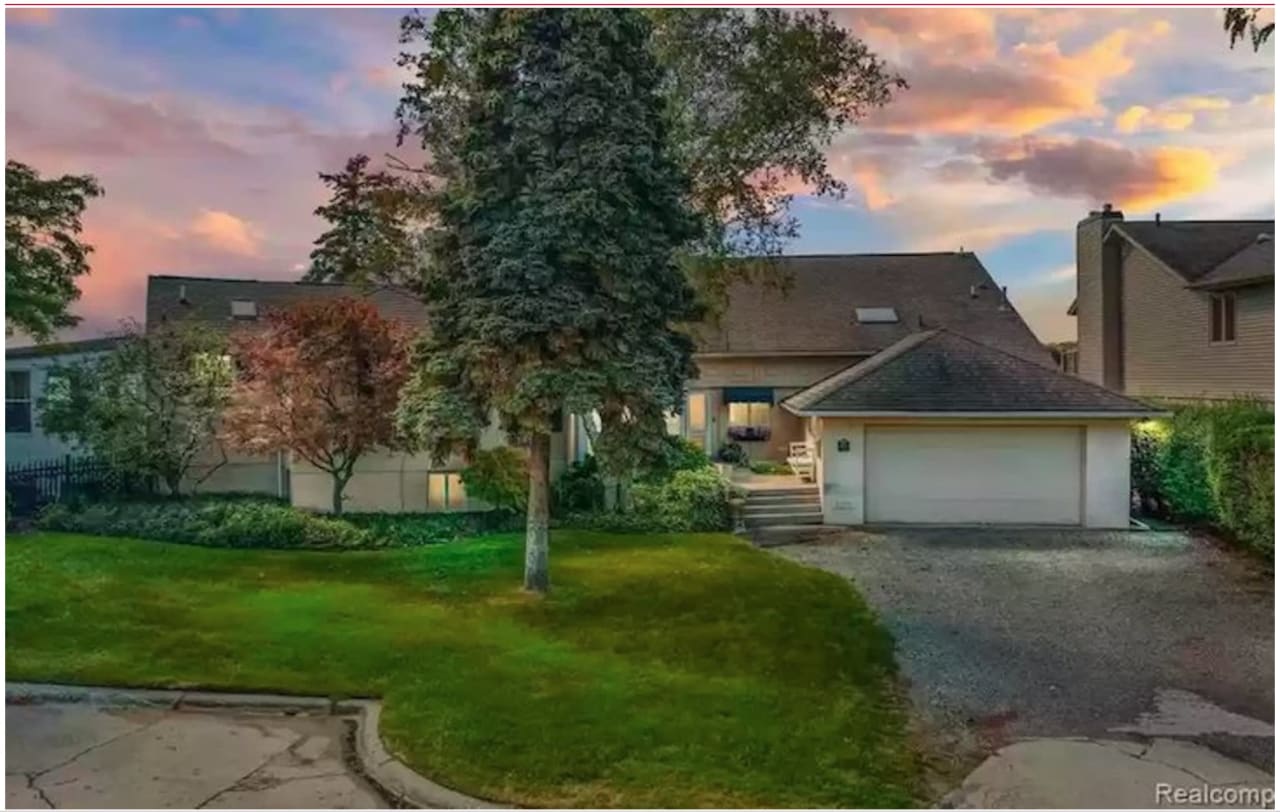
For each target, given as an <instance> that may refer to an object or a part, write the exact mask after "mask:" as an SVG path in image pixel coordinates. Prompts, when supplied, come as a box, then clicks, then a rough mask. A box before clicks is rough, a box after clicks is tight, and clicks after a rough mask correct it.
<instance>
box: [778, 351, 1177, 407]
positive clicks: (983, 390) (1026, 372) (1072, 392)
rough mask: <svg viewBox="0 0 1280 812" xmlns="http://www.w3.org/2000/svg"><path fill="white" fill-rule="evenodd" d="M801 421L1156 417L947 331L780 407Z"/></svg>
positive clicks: (1070, 378)
mask: <svg viewBox="0 0 1280 812" xmlns="http://www.w3.org/2000/svg"><path fill="white" fill-rule="evenodd" d="M783 405H784V406H785V407H786V408H787V409H788V410H789V411H792V412H794V413H796V414H801V415H814V416H819V415H823V414H841V415H856V414H867V415H871V414H884V413H888V414H910V413H930V414H937V413H982V414H1001V413H1006V414H1015V413H1016V414H1025V413H1043V414H1055V415H1056V414H1064V413H1078V414H1113V415H1116V416H1119V417H1123V416H1139V415H1147V414H1156V413H1157V410H1155V409H1152V408H1150V407H1148V406H1145V405H1144V404H1142V403H1139V402H1137V401H1135V400H1131V399H1129V398H1127V397H1124V396H1123V395H1119V394H1117V393H1115V392H1112V391H1111V390H1109V389H1104V388H1103V387H1100V386H1097V385H1095V384H1092V383H1089V382H1087V381H1084V380H1082V379H1080V378H1076V377H1073V376H1070V375H1066V374H1064V373H1061V372H1058V371H1056V370H1053V369H1047V368H1045V367H1043V366H1041V365H1040V364H1037V363H1033V362H1031V361H1027V360H1026V359H1024V358H1020V357H1018V356H1015V355H1012V354H1010V353H1007V352H1004V351H1002V350H999V349H996V348H994V347H990V346H987V345H985V344H982V343H979V342H977V341H974V340H973V339H971V338H966V337H965V336H962V335H959V334H957V333H954V332H951V331H949V330H929V331H925V332H922V333H917V334H915V335H911V336H907V337H906V338H904V339H902V340H901V341H899V342H898V343H897V344H895V345H894V346H892V347H889V348H888V349H886V350H885V351H884V352H882V353H879V354H878V355H876V356H873V357H872V358H870V359H868V360H867V361H864V362H863V363H861V364H855V365H854V366H851V367H849V368H848V369H845V370H843V371H841V372H837V373H836V374H835V375H832V376H830V377H829V378H826V379H824V380H821V381H818V382H817V383H815V384H814V385H812V386H810V387H809V388H807V389H804V390H802V391H800V392H797V393H796V394H794V395H792V396H791V397H789V398H787V399H786V400H785V401H783Z"/></svg>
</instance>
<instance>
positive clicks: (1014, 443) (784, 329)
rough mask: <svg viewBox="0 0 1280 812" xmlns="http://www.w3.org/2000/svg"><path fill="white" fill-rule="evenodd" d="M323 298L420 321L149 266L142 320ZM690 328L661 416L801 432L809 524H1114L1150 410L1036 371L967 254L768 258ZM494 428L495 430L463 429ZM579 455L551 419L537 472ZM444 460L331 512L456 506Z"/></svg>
mask: <svg viewBox="0 0 1280 812" xmlns="http://www.w3.org/2000/svg"><path fill="white" fill-rule="evenodd" d="M343 295H356V296H367V297H370V298H371V299H372V300H373V301H374V302H375V303H376V304H377V306H378V307H379V310H380V311H381V312H383V313H384V315H389V316H392V317H396V318H401V319H404V320H406V321H407V322H409V323H411V324H412V323H418V324H420V323H421V322H422V320H423V318H424V313H423V310H422V306H421V304H420V303H419V302H418V301H417V300H416V299H414V297H413V296H412V295H410V294H409V293H408V292H406V291H403V290H400V289H396V288H378V289H375V290H372V291H369V292H359V291H355V290H352V289H350V288H347V287H344V286H342V285H316V284H304V283H291V282H260V281H252V280H228V279H207V278H196V277H174V276H153V277H151V278H150V280H149V284H148V292H147V324H148V326H149V327H150V326H151V325H154V324H157V323H159V322H161V321H174V320H185V319H195V320H199V321H201V322H203V323H206V324H211V325H215V326H220V327H222V328H224V329H227V330H231V329H252V325H253V323H254V322H255V321H256V320H257V319H259V318H260V317H261V316H262V315H263V314H264V313H265V312H267V311H269V310H270V309H272V308H277V307H285V306H289V305H291V304H294V303H297V302H300V301H303V300H305V299H308V298H315V297H334V296H343ZM691 329H692V331H693V332H694V335H695V338H696V340H697V352H696V354H695V360H696V361H697V364H698V367H699V375H698V377H697V378H696V379H694V380H692V381H690V382H689V385H688V391H687V399H686V402H685V404H684V409H683V410H682V411H681V413H679V414H675V415H672V416H671V418H670V421H669V426H668V427H669V430H670V431H671V432H672V433H674V434H679V435H681V436H683V437H685V438H687V439H689V440H690V441H691V442H694V443H696V444H697V445H699V446H701V447H702V448H704V449H705V450H706V451H707V452H708V453H709V454H711V455H715V454H716V453H717V452H718V451H719V450H720V449H722V448H724V447H725V446H726V445H727V444H729V443H737V444H738V445H740V446H741V447H742V448H743V449H744V450H745V451H746V452H747V453H748V454H749V455H750V457H751V458H752V459H774V460H783V459H785V458H786V457H787V455H788V448H789V447H790V445H791V444H792V443H805V444H807V445H808V447H809V448H811V449H812V452H813V456H814V458H815V473H816V476H817V481H818V484H819V486H820V487H819V491H820V498H821V501H822V510H823V516H824V518H825V519H826V520H827V521H828V522H831V523H836V524H862V523H866V522H893V521H911V522H1029V523H1047V524H1067V525H1086V526H1096V527H1124V526H1127V524H1128V504H1129V484H1128V483H1129V469H1128V459H1129V458H1128V454H1129V444H1128V425H1129V421H1130V420H1132V419H1134V418H1136V417H1143V416H1148V415H1151V414H1153V413H1154V411H1153V410H1152V409H1151V408H1149V407H1146V406H1144V405H1142V404H1140V403H1137V402H1135V401H1132V400H1129V399H1127V398H1125V397H1122V396H1120V395H1118V394H1116V393H1114V392H1109V391H1107V390H1105V389H1103V388H1102V387H1099V386H1096V385H1093V384H1090V383H1087V382H1085V381H1082V380H1080V379H1078V378H1075V377H1072V376H1068V375H1064V374H1062V373H1061V372H1058V371H1057V370H1055V369H1054V361H1053V358H1052V356H1051V355H1050V353H1049V352H1048V351H1047V350H1046V348H1045V347H1044V346H1043V345H1042V344H1041V343H1040V342H1039V341H1038V340H1037V339H1036V338H1035V336H1034V335H1033V334H1032V332H1031V330H1030V329H1029V328H1028V327H1027V325H1026V323H1025V322H1024V321H1023V320H1022V318H1021V316H1019V315H1018V313H1017V311H1016V310H1015V309H1014V308H1013V306H1012V305H1011V304H1010V303H1009V300H1008V297H1007V296H1006V294H1005V291H1004V290H1002V289H1001V288H1000V287H998V286H997V285H996V284H995V282H994V280H993V279H992V278H991V276H990V274H989V273H988V272H987V270H986V269H985V268H984V267H983V266H982V263H981V262H979V260H978V258H977V257H976V256H975V255H973V254H972V253H967V252H943V253H914V254H859V255H828V256H797V257H784V258H781V259H779V260H777V263H776V273H775V275H774V278H773V279H772V283H762V282H760V281H756V282H746V281H741V282H737V283H734V284H732V285H731V286H730V287H729V290H728V296H727V303H726V306H725V308H724V309H723V312H722V313H721V314H720V315H719V317H718V318H715V319H710V320H708V321H707V322H706V323H704V324H700V325H697V326H695V327H693V328H691ZM872 395H874V397H873V396H872ZM503 442H504V438H503V436H502V435H501V433H500V432H499V431H497V430H496V428H495V429H490V430H489V431H487V432H486V433H485V436H483V437H481V438H480V445H481V447H492V446H495V445H499V444H501V443H503ZM588 450H589V441H588V439H587V432H586V431H585V427H584V426H582V425H580V421H579V420H578V418H577V417H576V416H574V415H564V416H563V417H562V418H561V420H560V421H559V423H558V425H557V427H556V429H555V430H554V433H553V435H552V459H553V463H552V467H553V476H554V475H555V474H556V473H557V472H558V471H559V470H562V469H563V468H564V466H566V465H567V464H568V463H569V462H571V461H572V460H574V459H580V458H581V457H582V456H584V455H585V454H586V453H587V452H588ZM245 464H251V463H249V462H248V461H246V462H245ZM259 464H260V465H264V466H270V465H273V464H275V465H281V466H283V467H284V468H285V469H286V471H287V476H286V477H284V490H283V491H282V493H286V494H287V495H288V496H289V498H291V500H292V501H293V503H294V504H296V505H298V506H301V507H307V508H313V509H316V510H327V509H328V502H329V483H328V479H327V475H325V474H323V473H322V472H319V471H317V470H315V469H312V468H311V467H310V466H308V465H306V464H305V463H302V462H300V461H298V460H287V459H284V458H281V459H280V460H277V461H261V462H260V463H259ZM461 467H462V461H461V460H458V459H455V460H449V461H447V462H446V463H445V464H444V465H434V464H433V463H432V461H431V460H430V458H429V457H428V456H426V455H416V454H374V455H370V456H369V457H368V458H366V459H364V460H362V461H361V462H360V463H359V464H358V466H357V472H356V475H355V477H354V478H353V479H352V480H351V482H350V484H349V485H348V487H347V498H348V502H347V504H348V509H350V510H385V511H451V510H465V509H468V508H471V507H475V506H476V505H475V503H473V502H472V501H471V500H469V499H468V497H467V495H466V493H465V490H464V489H463V487H462V483H461V480H460V477H459V470H460V468H461ZM240 489H243V488H240Z"/></svg>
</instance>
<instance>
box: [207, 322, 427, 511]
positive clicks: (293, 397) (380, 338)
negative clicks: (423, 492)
mask: <svg viewBox="0 0 1280 812" xmlns="http://www.w3.org/2000/svg"><path fill="white" fill-rule="evenodd" d="M412 338H413V336H412V332H411V331H410V330H409V329H408V327H406V326H405V325H404V324H402V323H401V322H398V321H394V320H391V319H385V318H383V317H382V316H381V315H380V314H379V313H378V310H377V308H375V307H374V306H373V305H372V304H371V303H370V302H368V301H366V300H363V299H355V298H346V297H344V298H339V299H333V300H316V301H309V302H302V303H300V304H298V305H296V306H294V307H292V308H289V309H287V310H278V311H272V312H270V313H269V314H268V315H267V316H266V318H265V319H264V323H263V325H262V327H261V329H255V330H246V331H243V332H240V333H238V334H236V335H234V336H233V337H232V341H231V346H232V355H233V358H234V359H235V363H236V370H237V371H236V379H235V383H234V384H233V386H232V391H231V403H230V406H229V407H228V408H227V411H226V412H225V413H224V415H223V433H224V436H225V438H226V441H227V443H228V445H230V446H231V447H232V448H236V449H238V450H241V451H246V452H249V453H259V454H260V453H269V452H277V451H289V452H292V453H293V454H296V455H297V456H299V457H301V458H302V459H304V460H306V461H307V462H309V463H311V464H312V465H314V466H315V467H316V468H319V469H320V470H322V471H325V472H326V473H328V474H329V475H330V476H331V477H332V478H333V512H334V513H341V512H342V500H343V491H344V490H345V488H346V486H347V483H348V482H349V481H350V480H351V476H352V474H353V472H354V470H355V465H356V462H357V461H358V460H359V459H360V458H361V457H362V456H364V455H365V454H367V453H369V452H370V451H373V450H375V449H384V450H398V449H401V448H403V444H402V443H401V442H400V440H399V439H398V436H397V432H396V427H395V409H396V404H397V402H398V400H399V397H400V388H401V387H402V386H403V385H404V382H405V380H406V379H407V378H408V376H409V368H410V343H411V341H412Z"/></svg>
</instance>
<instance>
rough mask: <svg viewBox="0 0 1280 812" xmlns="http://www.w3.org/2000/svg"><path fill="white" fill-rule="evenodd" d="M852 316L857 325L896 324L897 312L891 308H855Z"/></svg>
mask: <svg viewBox="0 0 1280 812" xmlns="http://www.w3.org/2000/svg"><path fill="white" fill-rule="evenodd" d="M853 315H854V317H855V318H857V320H858V324H897V323H898V311H897V310H894V309H893V308H892V307H855V308H854V309H853Z"/></svg>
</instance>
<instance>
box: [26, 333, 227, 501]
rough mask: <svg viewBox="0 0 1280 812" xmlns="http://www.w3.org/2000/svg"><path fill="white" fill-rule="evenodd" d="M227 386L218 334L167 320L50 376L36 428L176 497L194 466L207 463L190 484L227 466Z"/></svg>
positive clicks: (221, 340)
mask: <svg viewBox="0 0 1280 812" xmlns="http://www.w3.org/2000/svg"><path fill="white" fill-rule="evenodd" d="M230 384H231V363H230V359H228V358H227V355H226V340H225V338H224V337H223V336H221V335H220V334H218V333H216V332H214V331H212V330H209V329H208V328H205V327H200V326H197V325H183V324H171V323H164V324H159V325H155V326H153V327H152V328H151V329H150V330H148V331H146V332H143V331H142V328H141V327H140V326H139V325H136V324H134V325H130V326H129V327H128V328H127V330H126V333H125V336H124V340H123V341H122V342H121V343H120V344H119V345H118V346H117V347H116V348H115V349H114V350H113V351H111V352H109V353H107V354H105V355H103V356H101V357H99V358H96V359H91V360H88V361H84V362H80V363H76V364H70V365H66V366H62V367H56V368H55V369H54V371H53V372H51V374H50V382H49V384H47V385H46V386H45V390H44V394H43V395H42V397H41V399H40V401H39V403H38V407H39V410H40V423H41V426H43V428H44V430H45V431H46V432H48V433H50V434H53V435H55V436H57V437H60V438H62V439H64V440H71V441H74V442H77V443H79V444H80V445H82V446H84V447H85V448H86V449H87V450H89V451H91V452H92V453H93V455H94V456H95V457H97V458H98V459H101V460H106V461H108V462H110V463H111V464H112V466H113V467H115V468H117V469H120V470H124V471H132V472H136V473H141V474H145V475H149V476H155V477H158V478H159V479H160V481H161V482H163V483H164V485H165V487H166V488H167V489H168V491H169V493H173V494H177V493H180V492H181V491H182V488H183V485H184V482H185V481H186V480H187V476H188V472H189V471H191V470H192V468H193V466H194V465H195V464H196V463H197V462H198V461H200V460H201V459H205V460H209V462H210V464H209V466H208V467H207V469H206V470H205V471H204V475H203V476H202V477H200V478H199V479H198V480H197V481H196V482H194V483H192V484H193V485H196V486H198V485H199V481H200V480H203V479H204V478H205V477H207V476H208V475H209V474H211V473H212V472H213V471H214V470H216V469H217V468H218V467H220V466H221V464H222V463H224V462H225V461H226V458H225V456H224V455H222V454H221V453H220V452H221V448H220V445H219V444H218V441H217V424H218V419H219V416H220V415H221V414H222V410H223V408H224V407H225V405H226V403H227V396H228V393H229V391H230ZM202 467H203V466H202Z"/></svg>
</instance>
